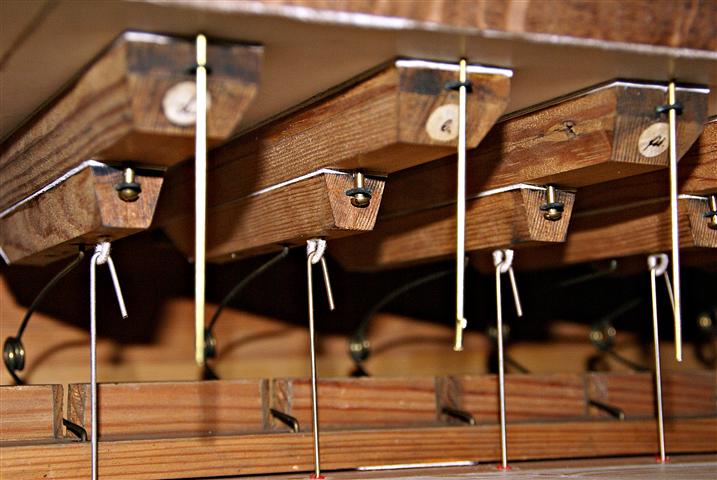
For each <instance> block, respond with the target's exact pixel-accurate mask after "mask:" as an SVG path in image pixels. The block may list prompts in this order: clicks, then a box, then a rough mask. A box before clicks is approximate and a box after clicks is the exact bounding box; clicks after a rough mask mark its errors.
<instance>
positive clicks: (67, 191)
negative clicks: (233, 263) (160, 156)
mask: <svg viewBox="0 0 717 480" xmlns="http://www.w3.org/2000/svg"><path fill="white" fill-rule="evenodd" d="M86 165H87V166H86V167H85V168H82V169H81V170H80V171H78V172H77V173H76V174H75V175H73V176H71V177H69V178H67V179H66V180H64V181H62V182H59V183H58V184H57V186H55V187H54V188H52V189H50V190H48V191H47V192H45V193H42V194H41V195H37V196H35V197H33V198H32V199H30V200H29V201H27V202H25V203H24V204H22V205H20V206H18V207H17V208H16V209H14V210H12V211H11V212H9V213H8V214H7V215H6V216H3V217H0V253H3V256H4V258H5V261H6V262H7V263H21V264H37V265H41V264H46V263H50V262H53V261H55V260H57V259H58V258H61V257H65V256H69V255H72V254H73V253H76V252H77V251H78V246H81V245H94V244H96V243H97V242H99V241H102V240H116V239H118V238H122V237H125V236H127V235H130V234H132V233H135V232H138V231H140V230H145V229H147V228H149V226H150V224H151V223H152V215H153V214H154V209H155V207H156V206H157V199H158V197H159V191H160V188H161V186H162V177H161V173H160V172H152V171H144V172H138V173H137V175H136V177H135V181H136V182H137V183H139V184H140V185H141V188H142V192H141V193H140V194H139V197H138V199H137V200H136V201H134V202H125V201H123V200H122V199H120V197H119V195H118V192H117V190H116V189H115V186H116V185H117V184H119V183H120V182H122V181H123V171H122V170H120V169H116V168H112V167H109V166H107V165H105V164H102V163H99V162H92V163H88V164H86Z"/></svg>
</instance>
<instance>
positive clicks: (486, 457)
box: [0, 418, 717, 480]
mask: <svg viewBox="0 0 717 480" xmlns="http://www.w3.org/2000/svg"><path fill="white" fill-rule="evenodd" d="M665 427H666V441H667V451H668V452H670V453H671V454H677V453H681V452H685V453H699V452H714V451H715V448H717V419H715V418H696V419H684V420H679V421H668V422H666V425H665ZM499 435H500V433H499V428H498V426H497V425H481V426H477V427H433V428H430V427H428V428H427V427H424V428H405V429H380V430H354V431H334V432H332V431H327V432H323V433H322V435H321V466H322V468H323V469H324V470H326V471H328V470H338V469H354V468H357V467H362V466H376V465H400V464H407V463H433V462H451V461H480V462H496V461H498V460H499V458H500V438H499ZM508 442H509V443H508V445H509V448H510V450H509V452H510V453H509V459H510V460H511V461H519V460H529V459H549V458H570V457H574V458H581V457H584V458H588V457H605V456H615V455H640V454H643V455H644V454H649V455H653V454H654V453H655V451H656V449H657V426H656V423H655V421H654V420H652V419H650V420H635V421H626V422H612V421H603V420H593V421H589V422H545V423H525V424H512V425H509V426H508ZM312 468H313V444H312V437H311V434H309V433H303V434H293V433H280V434H262V435H242V436H232V435H226V436H217V437H212V438H206V437H194V438H176V439H162V440H133V441H107V442H100V444H99V472H100V475H101V476H102V478H104V479H128V480H129V479H167V478H175V479H176V478H197V477H199V478H205V477H207V476H212V477H215V476H216V477H219V476H230V475H247V474H268V473H281V472H284V473H293V474H295V475H296V474H298V472H308V471H310V470H311V469H312ZM0 469H1V470H2V472H3V474H4V475H8V476H12V478H13V479H16V480H35V479H37V478H43V477H52V478H55V479H58V480H59V479H70V478H72V479H76V478H86V476H87V475H88V474H89V471H90V446H89V444H88V443H83V444H81V443H65V444H57V445H37V446H13V447H5V448H3V455H2V456H0Z"/></svg>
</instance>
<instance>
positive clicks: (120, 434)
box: [68, 380, 268, 440]
mask: <svg viewBox="0 0 717 480" xmlns="http://www.w3.org/2000/svg"><path fill="white" fill-rule="evenodd" d="M98 399H99V404H98V408H99V411H100V415H98V421H99V423H98V429H99V434H100V438H101V439H102V440H104V439H122V438H160V437H164V438H166V437H173V436H181V435H185V436H186V435H192V436H207V435H229V434H240V433H252V432H261V431H263V430H264V429H265V428H266V425H267V422H268V417H267V413H268V412H267V409H266V408H265V405H266V404H267V401H268V382H267V381H266V380H232V381H210V382H152V383H104V384H101V385H99V391H98ZM68 416H69V420H70V421H72V422H74V423H76V424H78V425H80V426H87V428H86V429H87V434H88V437H89V436H90V435H91V432H90V429H89V425H90V395H89V385H87V384H74V385H70V386H69V390H68Z"/></svg>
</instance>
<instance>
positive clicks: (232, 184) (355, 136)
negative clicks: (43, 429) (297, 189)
mask: <svg viewBox="0 0 717 480" xmlns="http://www.w3.org/2000/svg"><path fill="white" fill-rule="evenodd" d="M457 75H458V72H457V65H455V64H444V63H434V62H423V61H414V60H397V61H395V62H392V63H391V64H390V65H389V66H387V67H385V68H383V69H381V70H379V71H377V72H374V73H372V74H370V75H368V76H367V77H365V78H363V79H361V80H358V81H356V82H354V84H352V85H351V86H350V87H347V88H344V89H342V90H339V91H338V92H337V93H332V94H329V95H327V96H326V98H324V99H322V100H318V101H316V102H314V103H311V104H309V105H308V106H305V107H303V108H301V109H299V110H298V111H296V112H293V113H288V114H287V115H285V116H283V117H280V118H278V119H276V120H273V121H270V122H269V123H267V124H265V125H263V126H261V127H259V128H257V129H255V130H252V131H250V132H248V133H246V134H244V135H242V136H240V137H238V138H236V139H234V140H232V141H231V142H229V143H228V144H226V145H224V146H222V147H220V148H218V149H215V150H214V151H213V152H211V154H210V156H209V171H208V183H209V184H210V185H212V188H211V189H210V191H209V194H208V199H207V205H208V209H209V210H208V222H209V227H208V228H209V237H210V238H209V240H208V258H213V257H220V259H223V255H225V254H226V253H227V252H229V251H232V250H233V251H235V252H237V251H241V250H251V249H253V248H255V247H256V245H253V242H249V243H247V242H246V241H245V240H244V239H245V238H246V237H255V236H257V234H256V231H254V230H252V231H249V230H246V229H245V228H244V227H241V226H239V225H235V223H237V222H240V223H241V222H242V217H244V216H245V215H244V213H243V212H240V211H238V210H236V209H235V208H234V205H235V204H239V203H241V202H242V201H243V200H242V199H244V198H246V197H249V196H251V195H252V194H253V193H254V192H257V191H261V190H264V189H268V188H272V187H274V186H277V185H283V184H286V183H287V182H293V181H294V179H297V178H302V177H303V176H305V175H311V174H313V173H315V172H318V171H320V170H321V169H324V168H331V169H341V170H358V169H360V170H363V171H366V172H367V173H368V174H372V173H373V174H387V173H392V172H395V171H398V170H402V169H405V168H409V167H412V166H414V165H418V164H421V163H425V162H428V161H431V160H435V159H437V158H440V157H443V156H445V155H448V154H450V153H451V152H453V151H455V148H456V143H457V130H456V128H457V121H458V119H457V103H458V93H457V92H456V91H453V90H450V89H447V88H446V83H447V82H449V81H451V80H456V78H457ZM510 76H511V72H510V71H509V70H501V69H491V68H484V67H478V66H470V67H469V74H468V78H469V80H470V81H471V82H472V84H473V93H472V94H470V95H469V102H468V107H467V108H468V109H467V117H466V118H467V122H468V130H467V131H468V132H469V135H468V139H467V143H468V145H469V146H471V147H474V146H476V145H477V144H478V142H479V141H480V140H481V139H482V138H483V136H484V135H485V134H486V133H487V132H488V130H489V129H490V128H491V126H492V125H493V123H494V122H495V121H496V120H497V119H498V118H499V117H500V115H501V114H502V112H503V110H504V109H505V107H506V105H507V102H508V95H509V91H510ZM192 179H193V174H192V168H191V165H189V164H185V165H182V166H181V167H179V168H176V169H173V170H172V171H170V173H169V177H168V180H167V186H166V194H165V193H163V196H162V199H161V200H160V205H159V209H158V213H157V217H158V218H157V222H156V223H157V224H158V225H160V226H163V227H165V228H166V230H167V231H168V233H169V235H170V236H171V237H172V238H173V239H174V240H175V241H176V242H177V244H178V245H180V249H182V250H183V251H188V250H187V245H186V242H185V241H184V240H182V239H180V238H178V237H180V236H182V235H185V236H186V235H187V233H186V232H185V231H191V221H192V220H191V215H188V212H191V211H192V205H191V203H190V200H191V198H190V197H191V191H192V189H193V186H192ZM309 183H310V182H309ZM314 183H315V182H314ZM307 184H308V183H305V182H301V185H307ZM348 188H351V187H350V186H349V187H346V188H345V189H344V190H346V189H348ZM275 197H276V196H268V195H264V196H261V197H257V198H254V199H252V200H251V202H252V203H254V204H256V205H257V207H256V208H257V209H259V210H261V211H263V212H264V214H265V216H264V219H263V220H262V222H264V223H266V224H267V227H266V228H272V229H277V228H278V229H279V230H284V229H285V228H289V227H284V226H283V225H282V223H286V222H288V223H293V222H294V219H291V218H290V217H292V216H298V217H303V216H304V215H305V213H304V212H302V209H304V210H305V211H306V215H308V214H309V213H311V214H312V215H317V214H316V209H317V208H318V207H315V206H312V205H311V204H310V203H307V204H303V203H302V204H299V205H296V202H294V201H290V202H288V203H285V202H275V201H274V200H273V198H275ZM342 200H345V199H342ZM372 203H373V200H372ZM230 205H231V206H230ZM287 209H290V210H291V211H290V213H288V210H287ZM272 222H273V225H272V226H271V227H268V224H270V223H272ZM314 222H316V220H314ZM219 224H221V225H219ZM226 224H230V225H226ZM212 229H231V230H232V231H231V232H228V231H226V232H223V233H222V237H221V239H222V241H228V242H229V243H231V244H233V246H232V247H231V248H229V247H223V248H222V249H221V250H218V251H217V253H216V254H215V253H212V240H211V237H212V233H211V232H212ZM369 229H370V228H369ZM260 230H261V228H260ZM345 230H346V229H345ZM360 230H361V229H359V231H360ZM321 233H322V230H321V229H315V230H314V231H311V230H304V231H302V232H301V235H303V236H304V238H305V237H312V236H318V235H320V234H321ZM344 233H347V232H344ZM259 237H261V235H259ZM289 240H291V237H289V238H286V236H285V235H284V236H282V235H273V236H268V237H265V238H264V239H263V240H261V242H263V244H276V243H280V242H286V241H289ZM214 245H216V242H215V243H214Z"/></svg>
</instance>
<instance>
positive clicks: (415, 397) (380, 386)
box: [272, 377, 438, 432]
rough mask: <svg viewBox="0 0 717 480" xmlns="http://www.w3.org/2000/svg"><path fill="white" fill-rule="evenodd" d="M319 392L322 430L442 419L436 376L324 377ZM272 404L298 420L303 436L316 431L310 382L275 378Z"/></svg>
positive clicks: (385, 425) (432, 422)
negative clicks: (437, 405) (304, 433)
mask: <svg viewBox="0 0 717 480" xmlns="http://www.w3.org/2000/svg"><path fill="white" fill-rule="evenodd" d="M318 391H319V424H320V425H321V428H327V429H337V428H341V427H344V428H353V429H355V428H366V427H381V428H386V427H395V426H412V425H413V426H415V425H428V424H435V423H437V421H438V416H437V413H436V394H435V383H434V378H433V377H417V378H353V379H352V378H336V379H325V378H324V379H319V383H318ZM272 405H273V408H276V409H278V410H279V411H282V412H284V413H288V414H290V415H292V416H294V417H295V418H296V419H297V420H298V421H299V425H300V426H301V431H302V432H305V431H311V430H312V422H311V381H310V379H306V378H304V379H298V378H294V379H275V380H273V383H272ZM274 425H275V427H278V428H280V429H281V430H285V429H286V427H285V426H284V425H283V424H280V423H277V422H274Z"/></svg>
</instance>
